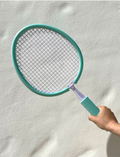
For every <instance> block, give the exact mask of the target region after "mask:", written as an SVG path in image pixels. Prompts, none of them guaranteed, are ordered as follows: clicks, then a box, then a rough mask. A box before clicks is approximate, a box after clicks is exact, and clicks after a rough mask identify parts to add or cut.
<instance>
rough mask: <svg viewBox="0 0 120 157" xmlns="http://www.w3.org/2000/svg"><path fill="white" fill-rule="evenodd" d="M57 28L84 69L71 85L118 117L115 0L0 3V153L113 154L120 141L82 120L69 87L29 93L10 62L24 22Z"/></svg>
mask: <svg viewBox="0 0 120 157" xmlns="http://www.w3.org/2000/svg"><path fill="white" fill-rule="evenodd" d="M34 23H43V24H47V25H51V26H54V27H57V28H59V29H61V30H62V31H64V32H66V33H67V34H69V35H70V36H71V37H72V38H73V39H74V40H75V41H76V43H77V44H78V45H79V47H80V49H81V51H82V54H83V57H84V69H83V73H82V76H81V78H80V80H79V82H78V84H77V88H78V89H79V90H80V91H81V92H82V93H83V94H85V95H87V96H89V97H90V98H91V100H93V102H94V103H95V104H96V105H105V106H107V107H109V108H111V110H112V111H113V112H114V113H115V115H116V117H117V119H118V121H120V96H119V94H120V92H119V89H120V2H97V1H96V2H77V1H74V2H65V1H61V2H59V1H51V2H46V1H44V2H43V1H38V2H37V1H31V2H27V1H26V2H25V1H23V2H22V1H21V2H20V1H18V2H17V1H16V2H5V1H3V2H0V157H16V156H17V157H88V156H89V157H96V156H97V157H119V156H120V151H119V146H120V139H119V137H117V136H115V135H112V134H111V133H109V132H106V131H103V130H100V129H99V128H98V127H97V126H96V125H94V124H93V123H92V122H90V121H89V120H88V115H89V113H88V112H87V111H86V110H85V109H84V108H83V107H82V106H81V105H80V102H79V100H78V99H77V97H76V96H75V95H74V94H73V93H72V91H70V92H67V93H66V94H63V95H60V96H57V97H52V98H49V97H42V96H39V95H36V94H34V93H32V92H31V91H30V90H29V89H27V88H26V87H25V86H24V85H23V84H22V82H21V81H20V80H19V78H18V76H17V74H16V73H15V70H14V68H13V65H12V61H11V54H10V53H11V43H12V40H13V38H14V36H15V34H16V33H17V32H18V31H19V30H20V29H21V28H23V27H24V26H26V25H29V24H34Z"/></svg>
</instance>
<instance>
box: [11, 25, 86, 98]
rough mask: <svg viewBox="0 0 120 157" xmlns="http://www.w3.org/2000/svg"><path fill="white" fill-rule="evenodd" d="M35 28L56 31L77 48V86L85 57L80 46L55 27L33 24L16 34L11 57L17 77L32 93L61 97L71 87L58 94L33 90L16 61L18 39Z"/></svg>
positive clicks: (75, 81)
mask: <svg viewBox="0 0 120 157" xmlns="http://www.w3.org/2000/svg"><path fill="white" fill-rule="evenodd" d="M33 28H45V29H49V30H52V31H54V32H56V33H58V34H60V35H62V36H63V37H64V38H66V39H67V40H68V41H69V42H70V43H71V44H72V45H73V47H74V48H75V50H76V52H77V54H78V57H79V70H78V74H77V76H76V78H75V79H74V81H73V83H75V84H76V83H77V82H78V80H79V78H80V76H81V74H82V70H83V56H82V53H81V50H80V48H79V47H78V45H77V44H76V42H75V41H74V40H73V39H72V38H71V37H70V36H68V35H67V34H66V33H64V32H63V31H61V30H59V29H57V28H55V27H52V26H49V25H44V24H32V25H28V26H26V27H24V28H23V29H21V30H20V31H19V32H18V33H17V34H16V36H15V37H14V39H13V42H12V47H11V56H12V62H13V65H14V68H15V71H16V73H17V75H18V76H19V78H20V80H21V81H22V82H23V83H24V85H25V86H26V87H28V88H29V89H30V90H31V91H33V92H34V93H36V94H39V95H43V96H57V95H60V94H63V93H65V92H67V91H69V87H66V88H64V89H63V90H61V91H58V92H54V93H43V92H41V91H38V90H36V89H35V88H33V87H32V86H31V85H30V84H29V83H28V82H27V81H26V80H25V78H24V77H23V75H22V73H21V72H20V70H19V68H18V64H17V61H16V53H15V49H16V44H17V41H18V39H19V38H20V36H21V35H22V34H24V33H25V32H26V31H27V30H29V29H33Z"/></svg>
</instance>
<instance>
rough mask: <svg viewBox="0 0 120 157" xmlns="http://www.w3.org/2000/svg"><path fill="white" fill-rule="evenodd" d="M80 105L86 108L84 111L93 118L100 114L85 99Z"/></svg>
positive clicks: (95, 107) (88, 100) (89, 101)
mask: <svg viewBox="0 0 120 157" xmlns="http://www.w3.org/2000/svg"><path fill="white" fill-rule="evenodd" d="M81 104H82V105H83V106H84V107H85V108H86V110H87V111H88V112H89V113H90V114H91V115H93V116H97V115H98V113H99V112H100V110H99V108H98V107H97V106H96V105H95V104H94V103H93V102H92V101H91V100H90V99H89V98H88V97H85V98H84V99H83V100H82V101H81Z"/></svg>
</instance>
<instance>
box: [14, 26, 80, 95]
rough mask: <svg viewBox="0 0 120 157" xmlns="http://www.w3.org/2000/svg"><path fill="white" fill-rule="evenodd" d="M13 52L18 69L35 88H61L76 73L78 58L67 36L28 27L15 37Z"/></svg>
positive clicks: (51, 89) (41, 89) (73, 77)
mask: <svg viewBox="0 0 120 157" xmlns="http://www.w3.org/2000/svg"><path fill="white" fill-rule="evenodd" d="M15 51H16V60H17V64H18V67H19V70H20V72H21V73H22V75H23V77H24V78H25V79H26V81H27V82H28V83H29V84H30V85H31V86H32V87H33V88H34V89H36V90H38V91H41V92H44V93H54V92H58V91H61V90H62V89H64V88H66V87H67V86H68V85H69V84H70V83H71V82H72V81H74V79H75V78H76V76H77V74H78V70H79V57H78V54H77V52H76V49H75V48H74V47H73V45H72V44H71V43H70V42H69V41H68V40H67V39H66V38H64V37H63V36H62V35H60V34H58V33H56V32H54V31H52V30H49V29H44V28H34V29H29V30H27V31H26V32H25V33H24V34H22V35H21V36H20V38H19V39H18V41H17V44H16V50H15Z"/></svg>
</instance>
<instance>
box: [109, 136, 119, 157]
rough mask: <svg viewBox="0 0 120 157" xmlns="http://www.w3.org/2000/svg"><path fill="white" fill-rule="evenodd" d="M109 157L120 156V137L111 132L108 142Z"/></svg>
mask: <svg viewBox="0 0 120 157" xmlns="http://www.w3.org/2000/svg"><path fill="white" fill-rule="evenodd" d="M107 157H120V137H119V136H116V135H114V134H111V135H110V137H109V140H108V144H107Z"/></svg>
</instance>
